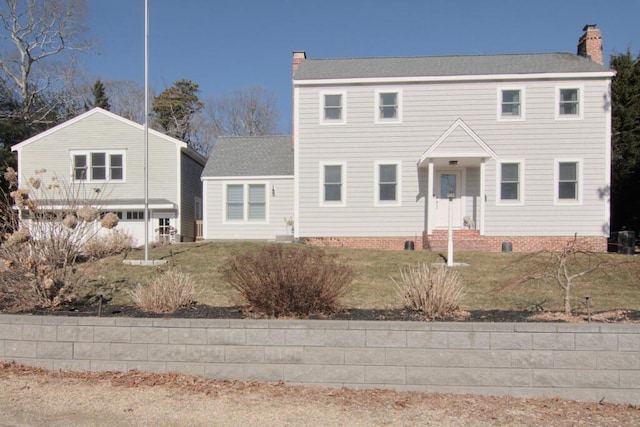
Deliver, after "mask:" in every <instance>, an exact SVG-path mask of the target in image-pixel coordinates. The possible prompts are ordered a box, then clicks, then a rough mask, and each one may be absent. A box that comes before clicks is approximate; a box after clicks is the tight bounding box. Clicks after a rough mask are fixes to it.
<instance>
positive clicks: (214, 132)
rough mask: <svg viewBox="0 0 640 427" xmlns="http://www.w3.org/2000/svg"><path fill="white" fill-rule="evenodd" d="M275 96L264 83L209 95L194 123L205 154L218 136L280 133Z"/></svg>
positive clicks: (200, 145)
mask: <svg viewBox="0 0 640 427" xmlns="http://www.w3.org/2000/svg"><path fill="white" fill-rule="evenodd" d="M279 120H280V111H279V110H278V108H277V97H276V95H275V94H274V93H273V92H271V91H269V90H267V89H265V88H263V87H262V86H251V87H248V88H241V89H236V90H234V91H233V92H231V93H230V94H227V93H225V94H222V95H221V96H220V97H217V98H208V99H207V100H206V102H205V108H204V110H203V112H202V116H201V117H199V118H198V120H197V121H196V122H195V123H196V126H195V128H196V129H197V132H196V133H197V141H198V144H199V150H200V151H201V152H204V153H206V152H207V151H209V150H210V148H211V145H212V144H213V142H214V141H215V138H216V137H218V136H259V135H273V134H277V133H279V130H278V121H279Z"/></svg>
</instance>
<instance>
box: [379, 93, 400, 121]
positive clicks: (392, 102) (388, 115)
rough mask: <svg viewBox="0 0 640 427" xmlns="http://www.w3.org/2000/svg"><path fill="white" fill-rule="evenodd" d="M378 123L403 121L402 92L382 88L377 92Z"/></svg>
mask: <svg viewBox="0 0 640 427" xmlns="http://www.w3.org/2000/svg"><path fill="white" fill-rule="evenodd" d="M375 121H376V123H398V122H400V121H402V92H400V91H399V90H380V91H377V92H376V116H375Z"/></svg>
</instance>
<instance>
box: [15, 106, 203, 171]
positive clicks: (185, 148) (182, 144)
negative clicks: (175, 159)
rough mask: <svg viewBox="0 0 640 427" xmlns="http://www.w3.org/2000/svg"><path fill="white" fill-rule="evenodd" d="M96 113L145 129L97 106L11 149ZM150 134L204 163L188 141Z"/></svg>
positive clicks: (20, 146)
mask: <svg viewBox="0 0 640 427" xmlns="http://www.w3.org/2000/svg"><path fill="white" fill-rule="evenodd" d="M95 114H100V115H103V116H106V117H109V118H111V119H113V120H117V121H119V122H122V123H124V124H126V125H129V126H133V127H135V128H137V129H140V131H143V130H144V126H143V125H141V124H139V123H136V122H134V121H131V120H128V119H125V118H124V117H121V116H119V115H117V114H114V113H112V112H110V111H107V110H103V109H102V108H99V107H95V108H92V109H91V110H89V111H87V112H86V113H83V114H80V115H79V116H76V117H74V118H72V119H70V120H67V121H66V122H64V123H61V124H59V125H57V126H54V127H52V128H51V129H47V130H46V131H44V132H41V133H39V134H37V135H34V136H32V137H31V138H29V139H26V140H24V141H22V142H21V143H19V144H16V145H14V146H13V147H11V151H19V150H20V149H22V148H23V147H24V146H26V145H29V144H31V143H32V142H35V141H38V140H40V139H42V138H44V137H46V136H48V135H51V134H53V133H55V132H58V131H59V130H61V129H64V128H66V127H68V126H72V125H73V124H74V123H77V122H79V121H81V120H84V119H86V118H87V117H91V116H93V115H95ZM149 134H150V135H154V136H157V137H159V138H162V139H164V140H166V141H169V142H173V143H174V144H176V145H177V146H178V147H180V148H181V150H182V152H183V153H185V154H187V155H189V156H190V157H192V158H193V159H194V160H196V161H198V162H199V163H201V164H203V165H204V162H205V160H204V157H202V156H201V155H200V154H198V153H197V152H196V151H195V150H194V149H193V148H191V147H189V145H188V144H187V143H186V142H184V141H181V140H179V139H176V138H173V137H170V136H169V135H165V134H164V133H162V132H158V131H157V130H153V129H151V128H149Z"/></svg>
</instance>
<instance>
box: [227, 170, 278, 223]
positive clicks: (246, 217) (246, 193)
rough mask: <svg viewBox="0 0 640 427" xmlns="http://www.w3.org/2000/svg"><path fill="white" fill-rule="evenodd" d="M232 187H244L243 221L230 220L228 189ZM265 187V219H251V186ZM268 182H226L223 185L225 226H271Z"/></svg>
mask: <svg viewBox="0 0 640 427" xmlns="http://www.w3.org/2000/svg"><path fill="white" fill-rule="evenodd" d="M230 185H238V186H242V219H229V217H228V210H227V201H228V188H229V186H230ZM250 185H264V219H249V186H250ZM269 188H271V187H270V186H269V182H268V181H253V180H251V181H224V182H223V183H222V192H223V195H222V197H223V203H222V223H223V224H269V199H270V197H269V194H268V190H269Z"/></svg>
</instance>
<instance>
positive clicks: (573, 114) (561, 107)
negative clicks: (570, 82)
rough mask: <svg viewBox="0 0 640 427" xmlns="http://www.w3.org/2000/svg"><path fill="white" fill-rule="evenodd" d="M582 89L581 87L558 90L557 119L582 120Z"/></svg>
mask: <svg viewBox="0 0 640 427" xmlns="http://www.w3.org/2000/svg"><path fill="white" fill-rule="evenodd" d="M582 110H583V109H582V89H581V88H579V87H570V88H558V89H557V95H556V118H558V119H581V118H582Z"/></svg>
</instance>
